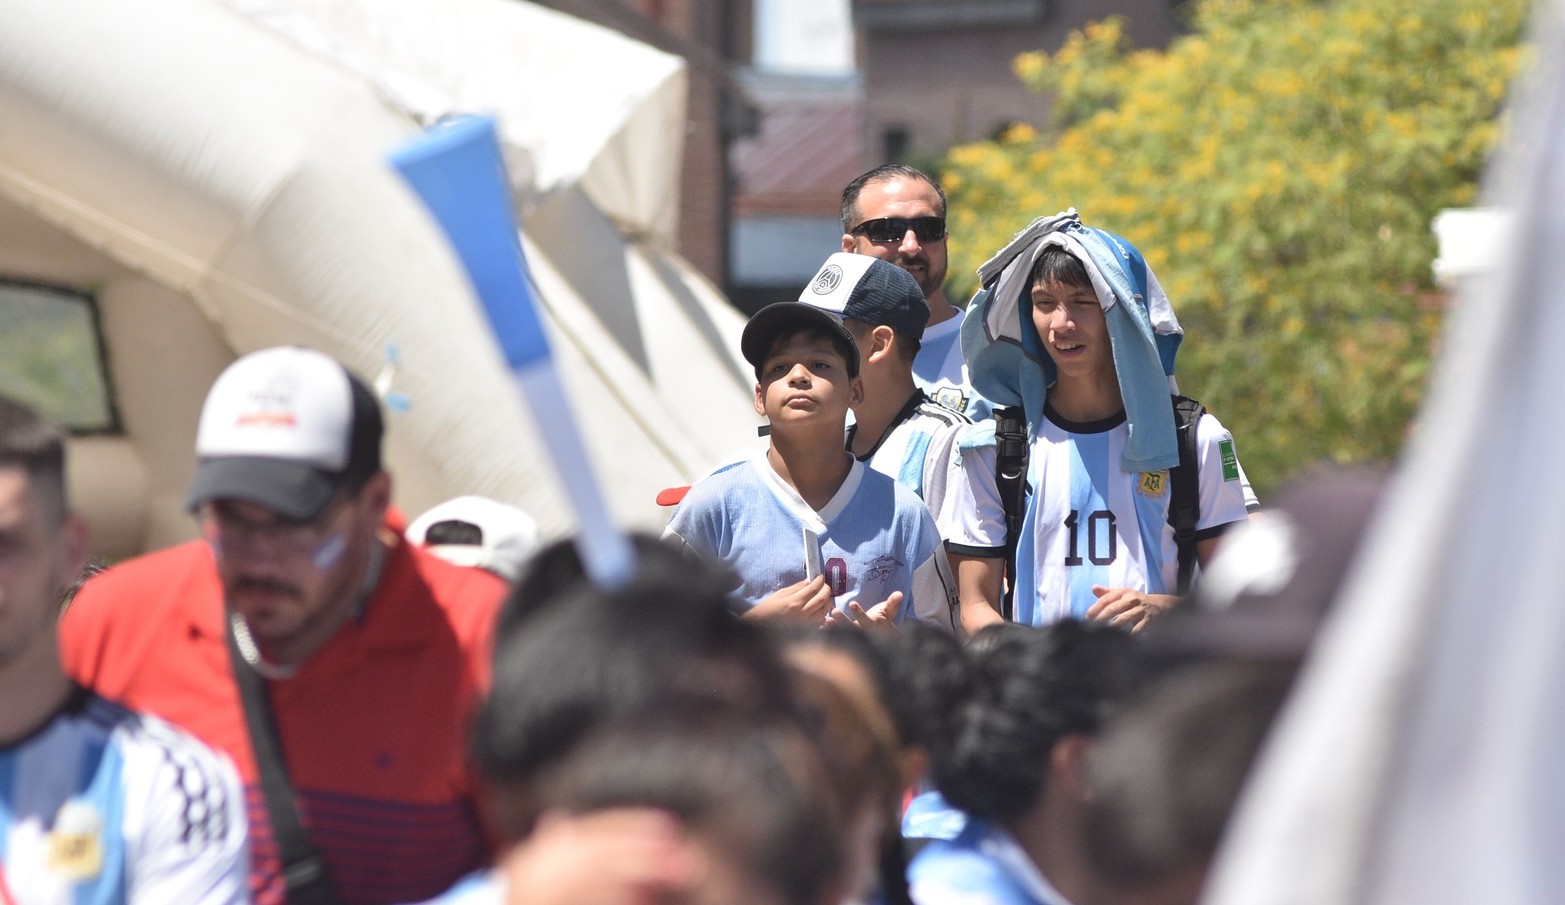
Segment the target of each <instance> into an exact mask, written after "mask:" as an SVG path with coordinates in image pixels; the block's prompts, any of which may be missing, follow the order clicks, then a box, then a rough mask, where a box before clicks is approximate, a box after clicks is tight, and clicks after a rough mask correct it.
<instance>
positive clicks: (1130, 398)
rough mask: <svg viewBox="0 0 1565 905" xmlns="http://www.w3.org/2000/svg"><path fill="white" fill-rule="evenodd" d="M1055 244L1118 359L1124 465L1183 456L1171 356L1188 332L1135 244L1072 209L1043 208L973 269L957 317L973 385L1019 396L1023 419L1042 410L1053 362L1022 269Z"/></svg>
mask: <svg viewBox="0 0 1565 905" xmlns="http://www.w3.org/2000/svg"><path fill="white" fill-rule="evenodd" d="M1055 245H1057V246H1060V247H1062V248H1064V249H1065V250H1066V251H1068V252H1070V253H1071V254H1072V255H1074V256H1075V257H1076V258H1077V259H1078V260H1080V261H1081V262H1082V264H1083V265H1085V267H1086V269H1087V274H1088V276H1090V277H1091V278H1092V285H1093V288H1094V289H1096V291H1097V294H1098V302H1099V303H1100V304H1101V305H1102V306H1103V313H1104V318H1105V319H1106V320H1107V322H1108V331H1109V343H1110V345H1111V346H1112V347H1113V353H1114V368H1115V370H1116V371H1117V372H1118V374H1119V391H1120V397H1121V398H1122V399H1123V400H1124V403H1125V419H1126V421H1127V422H1128V423H1129V431H1130V436H1129V439H1128V440H1127V441H1126V443H1125V450H1124V455H1123V457H1122V459H1121V460H1120V465H1121V467H1122V468H1123V469H1124V470H1126V471H1133V472H1140V471H1159V470H1161V469H1164V468H1172V467H1174V466H1175V465H1177V464H1179V444H1178V438H1177V437H1176V436H1175V433H1174V411H1173V407H1172V406H1171V405H1170V404H1169V400H1168V396H1169V394H1170V393H1172V392H1177V391H1178V388H1177V385H1176V384H1175V383H1174V357H1175V355H1176V354H1177V353H1178V351H1179V343H1180V341H1181V340H1182V339H1183V336H1184V332H1183V331H1182V330H1181V329H1180V327H1179V321H1178V320H1177V319H1176V318H1175V317H1174V309H1173V307H1172V306H1171V305H1170V304H1169V301H1168V296H1167V295H1166V294H1165V293H1164V292H1163V287H1162V286H1161V285H1160V284H1159V283H1158V281H1157V277H1156V276H1154V275H1153V273H1152V271H1151V269H1150V268H1148V267H1147V264H1146V261H1145V260H1144V259H1143V258H1142V257H1141V253H1140V252H1138V251H1136V249H1135V247H1134V246H1132V245H1131V244H1130V243H1129V242H1126V241H1125V240H1124V239H1121V238H1120V237H1118V236H1115V235H1113V234H1111V233H1107V232H1104V231H1103V230H1100V229H1094V228H1092V227H1089V226H1084V225H1082V222H1081V219H1080V218H1079V217H1078V216H1077V215H1076V211H1075V209H1074V208H1073V209H1071V210H1068V211H1065V212H1063V213H1059V214H1055V215H1054V216H1052V217H1039V218H1038V219H1037V220H1034V221H1033V222H1032V223H1031V224H1029V225H1028V226H1027V228H1026V229H1024V230H1022V231H1021V232H1020V233H1018V234H1017V235H1016V238H1015V239H1012V240H1011V243H1010V244H1009V245H1007V246H1006V247H1005V248H1003V249H1001V251H1000V253H999V254H997V255H995V256H994V257H992V258H990V259H989V260H988V261H987V262H985V263H984V265H983V266H982V267H980V268H978V278H979V280H980V281H981V282H982V284H983V286H984V291H983V292H981V293H980V294H979V295H978V296H977V297H975V298H974V300H973V304H972V305H971V306H970V307H969V311H968V316H967V320H966V321H965V322H963V324H962V354H963V356H965V357H966V359H967V367H968V375H969V378H970V379H971V380H972V384H973V388H974V389H975V390H977V391H978V392H979V393H980V394H982V395H983V396H984V397H985V398H987V399H989V400H991V401H992V402H994V404H995V405H997V406H999V405H1021V406H1022V407H1023V410H1024V411H1025V412H1026V413H1027V423H1028V424H1030V425H1033V426H1034V431H1035V432H1036V425H1037V424H1038V422H1039V420H1040V419H1041V418H1042V417H1043V403H1044V399H1045V398H1046V396H1047V393H1048V387H1050V386H1052V385H1053V384H1054V381H1055V373H1054V362H1053V361H1052V360H1051V359H1050V358H1049V355H1048V353H1047V352H1046V351H1044V348H1043V341H1042V339H1040V338H1039V336H1038V331H1037V330H1036V329H1034V327H1033V324H1032V317H1031V308H1032V303H1031V297H1030V293H1029V287H1028V283H1027V277H1028V275H1029V274H1030V273H1031V272H1032V268H1033V264H1034V263H1035V262H1036V261H1037V260H1038V255H1039V254H1041V253H1042V252H1043V250H1044V249H1045V248H1048V247H1050V246H1055Z"/></svg>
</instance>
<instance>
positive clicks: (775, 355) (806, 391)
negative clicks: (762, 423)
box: [755, 333, 864, 427]
mask: <svg viewBox="0 0 1565 905" xmlns="http://www.w3.org/2000/svg"><path fill="white" fill-rule="evenodd" d="M760 370H761V376H760V381H759V382H758V383H757V384H756V385H755V412H756V414H758V415H764V416H766V418H767V419H768V420H770V421H771V423H772V425H773V426H774V427H775V426H776V425H778V424H780V423H790V422H803V421H813V420H815V419H827V420H831V421H836V422H838V423H839V424H840V423H842V422H845V421H846V420H847V417H848V408H849V406H854V405H858V404H859V402H860V401H861V400H862V399H863V395H864V384H863V383H862V382H861V381H860V380H859V379H858V378H856V377H852V378H850V377H849V376H848V366H847V362H846V361H844V360H843V358H842V353H840V352H838V351H837V350H836V348H835V347H833V346H832V343H831V340H829V339H827V338H826V337H824V336H811V335H809V334H807V333H796V334H794V335H793V336H791V337H788V338H786V339H784V340H782V341H781V342H779V343H778V344H777V345H776V346H774V347H772V351H771V352H770V353H768V354H767V356H766V359H765V361H763V362H762V363H761V369H760Z"/></svg>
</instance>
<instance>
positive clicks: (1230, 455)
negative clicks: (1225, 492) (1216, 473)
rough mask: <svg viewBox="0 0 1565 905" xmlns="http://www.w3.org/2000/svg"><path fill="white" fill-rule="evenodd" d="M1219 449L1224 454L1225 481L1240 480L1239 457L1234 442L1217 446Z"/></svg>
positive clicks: (1227, 441)
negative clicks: (1235, 451)
mask: <svg viewBox="0 0 1565 905" xmlns="http://www.w3.org/2000/svg"><path fill="white" fill-rule="evenodd" d="M1217 448H1218V449H1219V450H1221V451H1222V454H1223V480H1225V481H1237V480H1239V456H1238V455H1237V454H1235V453H1234V441H1233V440H1231V439H1230V440H1224V441H1222V442H1221V443H1218V444H1217Z"/></svg>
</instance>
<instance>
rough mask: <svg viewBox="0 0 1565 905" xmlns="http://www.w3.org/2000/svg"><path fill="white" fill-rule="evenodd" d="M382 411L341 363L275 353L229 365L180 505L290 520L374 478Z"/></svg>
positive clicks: (282, 349) (205, 415)
mask: <svg viewBox="0 0 1565 905" xmlns="http://www.w3.org/2000/svg"><path fill="white" fill-rule="evenodd" d="M382 431H383V426H382V422H381V415H380V404H379V403H378V402H377V401H376V400H375V396H374V394H373V393H371V392H370V390H369V388H368V387H367V386H365V385H364V382H363V381H361V380H359V379H358V378H357V377H355V376H354V375H353V374H352V373H350V372H349V371H348V369H347V368H345V367H343V366H342V364H341V363H340V362H338V361H337V360H336V359H334V358H332V357H331V356H329V355H326V354H325V353H323V352H319V351H316V350H314V349H308V348H304V347H302V346H279V347H276V348H272V349H263V350H261V351H259V352H252V353H250V354H249V355H245V356H244V357H242V358H240V359H238V360H237V361H235V362H234V363H233V364H231V365H229V366H228V368H227V369H225V370H224V371H223V373H222V374H220V375H218V378H217V382H215V383H214V384H212V389H211V390H210V391H209V392H208V393H207V397H206V403H205V404H204V405H203V406H202V408H201V421H200V424H199V425H198V427H197V429H196V457H197V460H198V461H197V465H196V473H195V476H194V477H193V478H192V479H191V482H190V489H189V491H188V493H187V494H186V497H185V503H186V505H187V506H189V507H190V508H191V509H195V508H196V507H197V506H200V505H201V504H202V503H205V502H207V501H209V500H243V501H245V502H249V503H255V504H257V505H260V506H265V507H266V508H268V509H270V510H272V511H274V512H276V513H277V514H278V515H280V516H282V517H284V518H287V519H292V520H296V521H306V520H308V519H312V518H314V517H315V516H316V515H318V514H319V513H320V512H321V510H322V509H324V508H325V507H326V505H327V503H329V502H331V500H332V498H333V497H335V496H336V495H337V493H338V491H340V490H342V489H343V488H344V487H350V486H355V485H360V484H362V483H363V482H364V481H366V480H368V479H369V478H370V477H371V476H372V475H374V474H375V473H376V472H377V471H379V470H380V441H381V434H382Z"/></svg>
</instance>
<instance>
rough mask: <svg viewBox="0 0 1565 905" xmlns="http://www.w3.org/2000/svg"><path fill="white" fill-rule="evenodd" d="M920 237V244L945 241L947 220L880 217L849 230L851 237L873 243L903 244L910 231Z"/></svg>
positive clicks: (942, 218) (940, 218)
mask: <svg viewBox="0 0 1565 905" xmlns="http://www.w3.org/2000/svg"><path fill="white" fill-rule="evenodd" d="M910 229H911V230H912V231H913V235H915V236H917V237H918V241H920V242H933V241H935V240H936V239H944V238H945V235H946V218H944V217H880V218H878V219H875V220H865V221H864V222H863V223H860V224H859V225H858V226H855V227H853V228H852V229H850V230H848V235H850V236H863V237H865V238H866V239H868V240H870V241H871V242H901V241H902V237H903V236H905V235H907V231H908V230H910Z"/></svg>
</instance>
